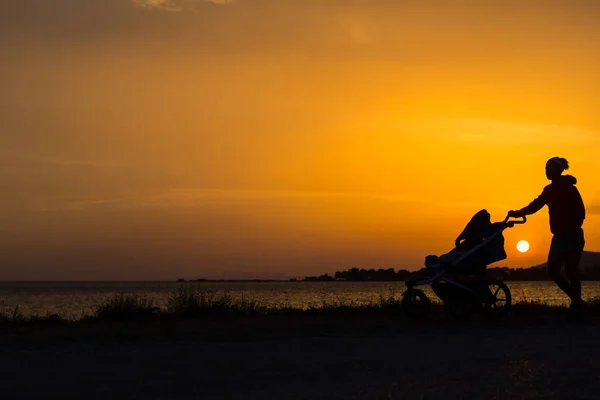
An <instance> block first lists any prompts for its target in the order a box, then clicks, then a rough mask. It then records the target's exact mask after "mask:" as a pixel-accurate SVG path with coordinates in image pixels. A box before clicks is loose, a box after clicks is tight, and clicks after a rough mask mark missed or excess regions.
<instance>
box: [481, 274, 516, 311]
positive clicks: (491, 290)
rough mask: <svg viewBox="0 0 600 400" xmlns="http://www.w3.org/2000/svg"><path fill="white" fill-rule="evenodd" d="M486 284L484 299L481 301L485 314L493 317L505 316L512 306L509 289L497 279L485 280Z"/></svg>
mask: <svg viewBox="0 0 600 400" xmlns="http://www.w3.org/2000/svg"><path fill="white" fill-rule="evenodd" d="M486 286H487V291H486V292H487V293H486V300H485V301H484V303H483V304H484V310H485V312H486V314H487V315H488V316H490V317H494V318H498V317H499V318H503V317H506V316H507V315H508V312H509V311H510V309H511V306H512V296H511V293H510V289H509V288H508V286H506V284H505V283H504V282H502V281H501V280H499V279H490V280H487V281H486Z"/></svg>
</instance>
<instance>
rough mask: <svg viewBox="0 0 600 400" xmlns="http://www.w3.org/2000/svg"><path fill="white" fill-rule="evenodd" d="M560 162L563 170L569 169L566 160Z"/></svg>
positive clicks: (562, 159)
mask: <svg viewBox="0 0 600 400" xmlns="http://www.w3.org/2000/svg"><path fill="white" fill-rule="evenodd" d="M560 162H561V163H562V165H563V168H564V169H569V162H568V161H567V159H566V158H560Z"/></svg>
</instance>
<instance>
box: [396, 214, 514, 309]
mask: <svg viewBox="0 0 600 400" xmlns="http://www.w3.org/2000/svg"><path fill="white" fill-rule="evenodd" d="M508 219H509V218H508V217H507V218H506V219H505V220H504V221H503V222H496V223H492V222H491V218H490V214H489V213H488V212H487V210H481V211H479V212H478V213H477V214H475V215H474V216H473V217H472V218H471V220H470V221H469V223H468V224H467V226H466V227H465V229H464V230H463V231H462V232H461V234H460V235H458V237H457V238H456V240H455V248H454V249H452V250H451V251H450V252H448V253H447V254H444V255H442V256H440V257H438V256H433V255H430V256H427V257H426V259H425V267H426V268H425V277H424V278H423V279H417V280H412V281H408V282H406V286H407V287H408V290H407V291H406V292H405V293H404V295H403V297H404V298H403V300H402V304H403V308H404V310H405V312H406V313H407V314H408V315H409V316H412V317H415V316H420V315H421V314H423V313H424V311H426V310H427V309H428V308H429V299H428V298H427V296H426V295H425V293H424V292H423V291H422V290H419V289H416V288H415V287H416V286H421V285H430V286H431V288H432V290H433V292H434V293H435V294H436V295H437V296H438V297H439V298H440V299H441V300H442V302H443V303H444V305H445V306H447V308H450V309H451V311H452V312H453V313H454V314H455V315H469V314H470V313H472V312H474V311H475V310H476V309H479V308H482V307H483V308H486V309H488V310H489V309H498V310H500V311H501V312H502V313H505V312H506V311H508V309H509V308H510V305H511V295H510V290H509V289H508V287H507V286H506V285H505V284H504V282H502V281H499V280H497V279H486V277H485V270H486V268H487V266H488V265H489V264H492V263H494V262H497V261H501V260H504V259H506V258H507V256H506V251H505V250H504V236H503V235H502V232H503V231H504V230H505V229H506V228H512V227H513V226H514V225H515V224H522V223H525V222H526V219H525V218H523V220H522V221H510V222H508ZM500 292H502V293H500Z"/></svg>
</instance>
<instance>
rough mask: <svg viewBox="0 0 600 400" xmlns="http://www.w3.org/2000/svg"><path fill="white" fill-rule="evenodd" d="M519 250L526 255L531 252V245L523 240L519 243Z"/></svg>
mask: <svg viewBox="0 0 600 400" xmlns="http://www.w3.org/2000/svg"><path fill="white" fill-rule="evenodd" d="M517 250H519V251H520V252H521V253H526V252H527V251H528V250H529V243H528V242H527V241H526V240H521V241H520V242H519V243H517Z"/></svg>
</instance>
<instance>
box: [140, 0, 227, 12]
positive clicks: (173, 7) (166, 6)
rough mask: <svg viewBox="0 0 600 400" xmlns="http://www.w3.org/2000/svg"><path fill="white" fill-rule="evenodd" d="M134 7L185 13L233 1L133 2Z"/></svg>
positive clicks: (162, 0) (146, 0) (148, 0)
mask: <svg viewBox="0 0 600 400" xmlns="http://www.w3.org/2000/svg"><path fill="white" fill-rule="evenodd" d="M132 2H133V5H134V6H136V7H140V8H149V9H158V10H163V11H183V10H186V9H188V8H192V7H194V6H198V5H201V4H206V3H211V4H221V5H225V4H231V3H233V2H234V1H233V0H132Z"/></svg>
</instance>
